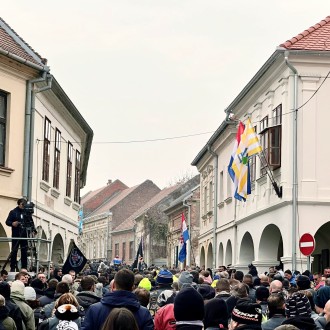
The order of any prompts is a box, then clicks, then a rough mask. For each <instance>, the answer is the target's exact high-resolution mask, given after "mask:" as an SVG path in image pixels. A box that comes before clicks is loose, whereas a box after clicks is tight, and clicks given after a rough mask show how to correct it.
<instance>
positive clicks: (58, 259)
mask: <svg viewBox="0 0 330 330" xmlns="http://www.w3.org/2000/svg"><path fill="white" fill-rule="evenodd" d="M51 260H52V262H53V263H54V264H55V265H59V264H60V265H61V264H63V263H64V243H63V238H62V236H61V235H60V234H56V235H55V237H54V241H53V249H52V258H51Z"/></svg>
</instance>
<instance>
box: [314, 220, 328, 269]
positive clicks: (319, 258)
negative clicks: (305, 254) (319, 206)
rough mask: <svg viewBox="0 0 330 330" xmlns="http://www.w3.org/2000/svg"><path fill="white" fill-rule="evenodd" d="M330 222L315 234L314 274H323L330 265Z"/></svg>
mask: <svg viewBox="0 0 330 330" xmlns="http://www.w3.org/2000/svg"><path fill="white" fill-rule="evenodd" d="M329 232H330V221H328V222H326V223H325V224H323V225H322V226H321V227H320V228H319V229H318V230H317V231H316V233H315V235H314V239H315V251H314V252H313V254H312V256H313V257H314V261H313V263H312V271H313V272H323V270H324V268H325V267H328V266H329V265H330V251H329V250H330V246H329Z"/></svg>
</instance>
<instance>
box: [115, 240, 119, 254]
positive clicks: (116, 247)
mask: <svg viewBox="0 0 330 330" xmlns="http://www.w3.org/2000/svg"><path fill="white" fill-rule="evenodd" d="M117 256H118V257H119V243H116V244H115V257H117Z"/></svg>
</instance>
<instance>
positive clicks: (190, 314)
mask: <svg viewBox="0 0 330 330" xmlns="http://www.w3.org/2000/svg"><path fill="white" fill-rule="evenodd" d="M174 317H175V319H176V328H177V329H189V330H200V329H203V326H204V324H203V319H204V300H203V297H202V296H201V294H200V293H198V292H197V291H196V290H195V289H194V288H184V289H182V290H180V291H179V293H178V294H177V296H176V297H175V300H174Z"/></svg>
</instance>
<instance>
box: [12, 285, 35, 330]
mask: <svg viewBox="0 0 330 330" xmlns="http://www.w3.org/2000/svg"><path fill="white" fill-rule="evenodd" d="M24 287H25V286H24V284H23V282H22V281H20V280H16V281H14V282H13V283H12V284H11V288H10V298H11V299H12V300H13V302H14V303H15V304H16V305H17V306H18V307H19V308H20V310H21V313H22V315H23V321H24V324H25V327H26V330H35V321H34V313H33V309H32V308H31V307H30V306H29V305H28V304H27V303H26V301H25V297H24Z"/></svg>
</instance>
